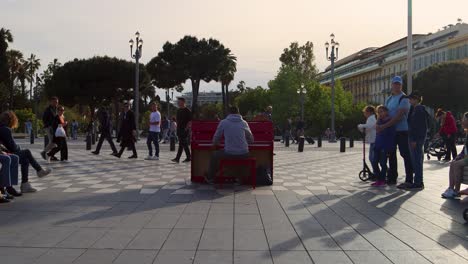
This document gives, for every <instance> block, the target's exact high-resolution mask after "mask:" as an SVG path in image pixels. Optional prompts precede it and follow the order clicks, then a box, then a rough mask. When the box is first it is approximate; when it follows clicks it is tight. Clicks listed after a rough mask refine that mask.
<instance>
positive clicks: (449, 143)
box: [442, 135, 457, 160]
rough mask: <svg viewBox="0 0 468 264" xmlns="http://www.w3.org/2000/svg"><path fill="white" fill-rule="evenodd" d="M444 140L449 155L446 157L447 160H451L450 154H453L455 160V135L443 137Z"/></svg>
mask: <svg viewBox="0 0 468 264" xmlns="http://www.w3.org/2000/svg"><path fill="white" fill-rule="evenodd" d="M442 139H443V140H444V143H445V146H446V149H447V154H446V155H445V160H450V154H452V158H453V159H455V158H456V157H457V146H456V144H455V135H450V136H447V135H442Z"/></svg>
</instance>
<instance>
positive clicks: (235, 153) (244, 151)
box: [205, 106, 254, 184]
mask: <svg viewBox="0 0 468 264" xmlns="http://www.w3.org/2000/svg"><path fill="white" fill-rule="evenodd" d="M223 135H224V150H218V151H215V152H213V154H212V156H211V159H210V167H209V169H208V174H207V175H205V181H206V182H207V183H208V184H213V182H214V178H215V175H216V174H217V170H218V168H219V163H220V161H221V159H223V158H238V159H243V158H247V157H248V156H249V143H253V141H254V138H253V135H252V132H251V131H250V128H249V125H248V124H247V122H246V121H245V120H244V119H242V116H241V115H240V114H239V109H238V108H237V107H235V106H231V107H230V108H229V115H228V116H227V117H226V118H225V119H224V120H222V121H221V122H220V123H219V125H218V128H217V129H216V132H215V134H214V136H213V148H215V149H216V147H217V146H219V144H220V141H221V138H222V137H223Z"/></svg>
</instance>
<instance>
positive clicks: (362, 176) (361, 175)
mask: <svg viewBox="0 0 468 264" xmlns="http://www.w3.org/2000/svg"><path fill="white" fill-rule="evenodd" d="M359 179H361V181H364V182H365V181H367V180H369V172H367V171H366V170H362V171H361V172H359Z"/></svg>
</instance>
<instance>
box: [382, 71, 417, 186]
mask: <svg viewBox="0 0 468 264" xmlns="http://www.w3.org/2000/svg"><path fill="white" fill-rule="evenodd" d="M402 89H403V79H402V78H401V77H400V76H395V77H393V78H392V95H391V96H390V97H388V98H387V100H386V101H385V106H386V107H387V108H388V110H389V115H390V117H391V120H390V121H389V122H387V123H385V124H384V125H380V126H376V130H377V133H379V132H380V131H382V130H384V129H386V128H388V127H391V126H395V129H396V138H395V148H393V149H395V150H394V151H392V152H391V153H390V155H389V170H388V176H387V184H389V185H394V184H396V183H397V178H398V166H397V164H398V162H397V156H396V147H397V146H398V149H399V151H400V156H401V157H402V158H403V160H404V162H405V173H406V180H405V182H404V183H402V184H400V185H398V186H397V187H398V188H400V189H406V188H407V187H408V186H411V185H412V184H413V166H412V163H411V155H410V149H409V143H408V113H409V110H410V103H409V100H408V98H407V97H406V94H405V93H404V92H403V90H402Z"/></svg>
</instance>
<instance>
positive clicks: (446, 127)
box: [436, 108, 458, 162]
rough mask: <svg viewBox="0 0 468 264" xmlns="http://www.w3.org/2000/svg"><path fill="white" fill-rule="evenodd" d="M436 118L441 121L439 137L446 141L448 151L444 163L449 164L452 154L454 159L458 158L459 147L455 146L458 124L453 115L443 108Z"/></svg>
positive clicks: (439, 110)
mask: <svg viewBox="0 0 468 264" xmlns="http://www.w3.org/2000/svg"><path fill="white" fill-rule="evenodd" d="M436 118H437V119H438V120H440V130H439V135H440V136H441V137H442V138H443V139H444V142H445V146H446V149H447V155H445V159H444V161H446V162H449V161H450V154H451V155H452V158H453V159H455V158H456V157H457V146H456V145H455V142H456V138H455V137H456V135H457V131H458V130H457V122H456V121H455V118H454V117H453V115H452V113H450V112H446V111H444V110H443V109H441V108H439V109H438V110H437V113H436Z"/></svg>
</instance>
